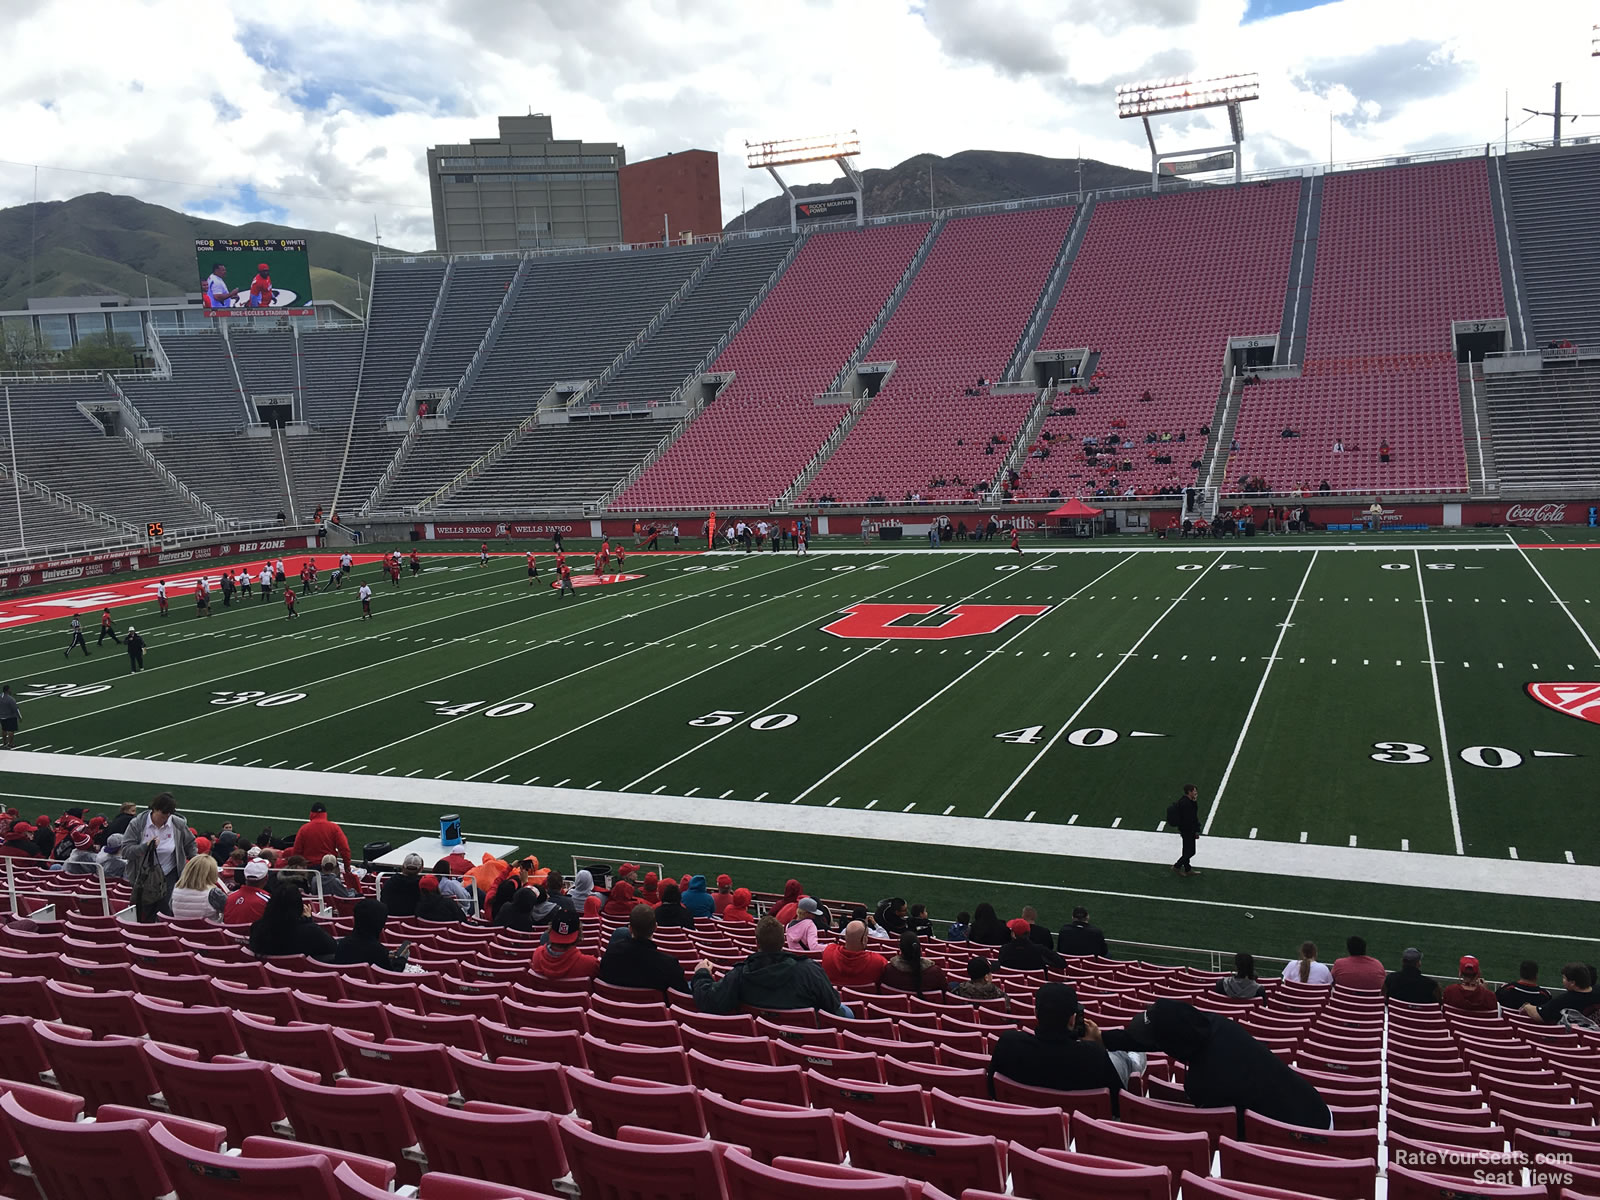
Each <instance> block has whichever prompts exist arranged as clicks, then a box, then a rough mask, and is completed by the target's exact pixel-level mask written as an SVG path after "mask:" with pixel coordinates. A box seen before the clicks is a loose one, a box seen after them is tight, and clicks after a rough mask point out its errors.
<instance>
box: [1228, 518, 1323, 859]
mask: <svg viewBox="0 0 1600 1200" xmlns="http://www.w3.org/2000/svg"><path fill="white" fill-rule="evenodd" d="M1319 553H1320V551H1317V550H1313V551H1312V552H1311V561H1310V562H1308V563H1307V564H1306V573H1305V574H1304V575H1302V576H1300V586H1299V587H1298V588H1297V589H1296V590H1295V593H1294V599H1293V600H1291V601H1289V611H1288V613H1287V614H1286V615H1285V616H1284V618H1283V623H1282V624H1281V625H1279V626H1278V640H1277V641H1276V642H1274V643H1273V644H1272V654H1271V655H1270V656H1269V657H1268V658H1267V667H1266V670H1264V671H1262V672H1261V682H1260V683H1258V684H1256V694H1255V696H1254V697H1252V698H1251V700H1250V708H1249V710H1248V711H1247V712H1246V713H1245V714H1244V725H1243V726H1241V727H1240V729H1239V737H1238V740H1237V741H1235V742H1234V743H1233V753H1232V754H1230V755H1229V756H1228V765H1227V767H1226V768H1225V769H1224V770H1223V772H1222V782H1221V783H1219V784H1217V790H1216V792H1215V793H1213V795H1212V797H1211V809H1210V811H1209V812H1207V813H1206V823H1205V826H1204V827H1203V828H1202V829H1201V830H1200V832H1201V833H1202V834H1209V833H1210V832H1211V824H1212V822H1213V821H1215V820H1216V819H1217V810H1218V809H1219V808H1221V807H1222V795H1223V793H1224V792H1226V791H1227V790H1228V780H1230V779H1232V778H1233V768H1234V767H1235V766H1236V765H1238V762H1239V752H1240V751H1241V750H1243V749H1244V740H1245V738H1246V737H1248V736H1249V735H1250V723H1251V722H1252V721H1254V720H1255V719H1256V709H1257V708H1259V707H1260V706H1261V697H1262V695H1263V694H1264V693H1265V692H1266V690H1267V680H1269V679H1271V678H1272V667H1273V664H1274V663H1276V662H1277V661H1278V651H1279V650H1281V649H1282V648H1283V639H1284V637H1285V636H1287V635H1288V632H1289V630H1290V629H1291V628H1292V627H1293V624H1294V610H1295V609H1296V608H1297V607H1298V606H1299V604H1300V597H1301V596H1302V595H1304V594H1305V590H1306V581H1307V580H1308V579H1310V578H1311V570H1312V568H1313V567H1315V566H1316V565H1317V555H1318V554H1319ZM1300 661H1301V662H1305V659H1303V658H1302V659H1301V660H1300Z"/></svg>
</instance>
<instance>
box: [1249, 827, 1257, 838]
mask: <svg viewBox="0 0 1600 1200" xmlns="http://www.w3.org/2000/svg"><path fill="white" fill-rule="evenodd" d="M1255 839H1256V826H1254V825H1252V826H1250V840H1251V841H1255Z"/></svg>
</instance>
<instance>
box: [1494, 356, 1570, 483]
mask: <svg viewBox="0 0 1600 1200" xmlns="http://www.w3.org/2000/svg"><path fill="white" fill-rule="evenodd" d="M1597 357H1600V354H1597ZM1479 386H1480V387H1484V388H1486V389H1487V392H1486V396H1487V401H1488V412H1489V428H1490V430H1491V432H1492V434H1493V441H1494V455H1495V463H1496V465H1497V467H1498V470H1499V477H1500V487H1501V489H1502V490H1503V491H1506V492H1508V493H1510V494H1512V495H1537V494H1541V493H1543V494H1550V495H1561V496H1573V495H1576V496H1585V495H1588V494H1589V493H1591V492H1593V491H1594V488H1595V481H1596V480H1600V362H1593V361H1588V362H1559V361H1552V362H1551V363H1550V364H1549V365H1547V366H1545V367H1544V369H1543V370H1537V371H1521V372H1514V373H1509V374H1489V375H1486V376H1485V377H1484V381H1483V383H1480V384H1479Z"/></svg>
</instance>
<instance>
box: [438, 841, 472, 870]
mask: <svg viewBox="0 0 1600 1200" xmlns="http://www.w3.org/2000/svg"><path fill="white" fill-rule="evenodd" d="M444 861H445V862H446V863H448V864H449V867H448V869H449V872H450V874H452V875H454V876H456V877H457V878H459V877H461V876H462V875H465V874H466V873H467V872H468V871H470V870H472V868H473V867H474V866H475V865H476V864H475V863H474V862H473V861H472V860H471V859H470V858H468V857H467V852H466V850H465V848H464V847H462V846H457V847H456V848H455V849H454V850H452V851H450V853H449V854H447V855H445V856H444Z"/></svg>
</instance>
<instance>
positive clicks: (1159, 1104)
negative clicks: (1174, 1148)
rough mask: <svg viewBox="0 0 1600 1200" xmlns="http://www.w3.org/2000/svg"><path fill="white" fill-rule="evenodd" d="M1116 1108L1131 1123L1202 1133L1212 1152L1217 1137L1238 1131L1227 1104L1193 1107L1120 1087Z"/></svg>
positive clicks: (1237, 1120) (1235, 1114) (1233, 1134)
mask: <svg viewBox="0 0 1600 1200" xmlns="http://www.w3.org/2000/svg"><path fill="white" fill-rule="evenodd" d="M1118 1109H1119V1111H1120V1113H1121V1115H1122V1119H1123V1120H1124V1121H1128V1122H1130V1123H1132V1124H1134V1125H1148V1126H1150V1127H1151V1128H1154V1129H1172V1130H1182V1131H1187V1132H1196V1133H1203V1134H1205V1135H1206V1141H1207V1142H1208V1143H1209V1144H1210V1149H1211V1152H1212V1153H1213V1154H1214V1153H1216V1149H1217V1142H1218V1141H1219V1140H1220V1139H1222V1138H1224V1137H1234V1136H1237V1134H1238V1131H1239V1114H1238V1113H1237V1112H1235V1111H1234V1110H1233V1109H1231V1108H1194V1107H1192V1106H1191V1105H1187V1104H1172V1103H1170V1102H1168V1101H1166V1100H1149V1099H1146V1098H1145V1097H1143V1096H1135V1095H1133V1094H1132V1093H1131V1092H1128V1091H1124V1092H1123V1093H1122V1094H1121V1096H1119V1097H1118ZM1091 1153H1094V1152H1093V1151H1091ZM1197 1173H1198V1172H1197Z"/></svg>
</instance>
